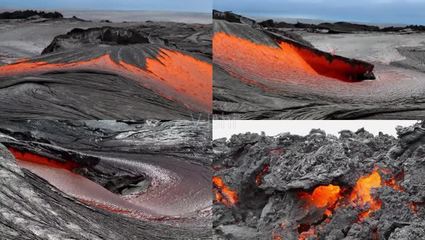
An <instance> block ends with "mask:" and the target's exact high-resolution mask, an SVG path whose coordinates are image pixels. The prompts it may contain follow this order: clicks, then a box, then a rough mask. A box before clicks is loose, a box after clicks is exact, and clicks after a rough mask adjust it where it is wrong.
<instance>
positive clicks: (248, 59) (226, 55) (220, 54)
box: [213, 32, 317, 80]
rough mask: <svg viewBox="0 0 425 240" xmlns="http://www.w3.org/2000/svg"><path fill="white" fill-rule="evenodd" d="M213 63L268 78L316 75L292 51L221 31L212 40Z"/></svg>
mask: <svg viewBox="0 0 425 240" xmlns="http://www.w3.org/2000/svg"><path fill="white" fill-rule="evenodd" d="M213 54H214V60H216V59H217V60H218V61H220V63H224V64H231V65H232V66H233V67H234V68H236V69H243V70H244V71H246V72H247V73H250V74H254V75H257V76H260V77H263V78H269V79H277V80H278V79H285V78H287V77H297V76H298V75H300V74H302V75H305V74H310V75H311V76H315V75H317V72H316V71H315V70H314V69H313V68H312V67H311V66H310V65H309V64H308V63H307V62H306V61H305V60H304V59H303V58H302V57H301V56H300V55H299V54H298V53H296V52H295V51H294V50H293V49H292V48H288V49H282V48H279V47H278V46H276V47H271V46H266V45H261V44H257V43H254V42H251V41H249V40H246V39H243V38H239V37H236V36H232V35H229V34H226V33H223V32H218V33H215V34H214V37H213Z"/></svg>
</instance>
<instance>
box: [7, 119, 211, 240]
mask: <svg viewBox="0 0 425 240" xmlns="http://www.w3.org/2000/svg"><path fill="white" fill-rule="evenodd" d="M209 125H210V123H208V122H206V121H197V122H196V123H195V122H191V121H153V120H152V121H138V122H136V121H131V122H122V121H95V120H91V121H90V120H88V121H51V120H32V121H3V122H2V123H1V124H0V132H1V133H0V141H1V144H0V153H1V155H0V158H1V161H0V173H1V175H2V184H1V186H0V188H1V189H0V199H1V202H2V204H3V206H4V207H2V208H0V213H1V214H0V219H1V221H0V222H1V223H0V229H2V231H1V233H0V238H1V239H12V238H13V236H14V235H16V234H19V236H20V237H22V238H31V239H33V238H34V237H36V238H40V239H65V238H68V237H69V236H72V238H78V239H111V238H113V239H210V238H211V216H212V212H211V211H212V209H211V204H212V196H211V177H212V174H211V170H210V166H209V165H210V161H211V159H210V153H211V147H210V146H211V145H210V144H208V142H209V141H210V140H209V137H208V136H209V135H210V134H209V132H210V129H209ZM6 206H7V207H6ZM10 206H13V207H10ZM41 229H43V230H41Z"/></svg>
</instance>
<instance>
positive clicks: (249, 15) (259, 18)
mask: <svg viewBox="0 0 425 240" xmlns="http://www.w3.org/2000/svg"><path fill="white" fill-rule="evenodd" d="M213 10H217V11H220V12H226V11H229V12H233V13H235V14H238V15H242V16H244V17H247V18H252V19H254V20H256V21H265V20H269V19H272V20H273V21H276V22H288V23H296V22H297V21H299V22H301V23H315V24H317V23H322V22H349V23H357V24H365V25H374V26H407V25H422V26H425V23H424V24H415V23H413V24H412V23H391V22H368V21H358V20H347V19H319V18H308V17H306V16H294V15H292V16H291V15H264V14H263V15H262V14H252V13H243V12H236V11H230V10H222V9H213ZM291 20H292V21H291Z"/></svg>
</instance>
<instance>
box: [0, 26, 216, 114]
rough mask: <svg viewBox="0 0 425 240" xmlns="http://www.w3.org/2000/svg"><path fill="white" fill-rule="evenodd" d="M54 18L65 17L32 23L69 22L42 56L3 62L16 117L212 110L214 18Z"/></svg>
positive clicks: (4, 88)
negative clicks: (204, 20)
mask: <svg viewBox="0 0 425 240" xmlns="http://www.w3.org/2000/svg"><path fill="white" fill-rule="evenodd" d="M52 21H59V20H57V19H55V20H46V22H47V23H45V22H43V23H33V22H30V21H28V23H27V24H28V25H29V26H31V27H33V28H34V29H37V28H40V29H42V28H43V27H46V25H54V24H62V25H63V26H64V30H63V33H64V34H62V35H57V36H52V38H53V40H50V42H45V43H44V44H45V46H46V47H45V48H44V50H43V52H42V54H41V55H38V56H37V55H34V54H33V55H29V56H28V57H25V58H22V59H15V62H11V63H9V64H3V65H2V64H0V86H1V92H0V97H1V99H2V102H3V103H5V104H3V107H2V109H3V110H2V112H4V113H5V112H7V113H8V115H9V116H8V117H9V118H10V117H14V118H21V117H25V118H40V117H42V118H67V119H81V118H89V119H93V118H96V119H105V118H107V119H111V118H112V119H140V118H143V119H182V118H183V119H188V118H191V116H193V115H195V114H201V115H205V116H206V115H207V114H209V113H210V112H211V108H212V100H211V99H212V65H211V53H210V52H211V50H210V49H209V48H210V45H211V39H210V37H209V36H210V35H211V31H212V27H211V25H208V24H183V23H172V22H169V23H164V22H161V23H156V22H149V23H139V24H136V25H135V24H134V23H132V24H130V23H127V24H125V23H122V24H120V25H118V24H115V25H118V26H105V25H104V23H99V22H93V23H91V25H94V26H98V27H92V28H87V29H79V28H74V29H72V30H71V31H69V30H66V29H67V28H69V27H71V26H78V25H75V23H74V22H73V21H77V20H75V19H63V20H62V22H60V23H58V22H52ZM9 24H10V23H9ZM21 24H23V23H21ZM81 24H82V23H81ZM96 24H97V25H96ZM111 25H113V24H111ZM51 28H53V26H51ZM22 31H23V30H22ZM18 33H19V30H18ZM23 34H28V33H23ZM25 36H26V35H25ZM28 37H30V36H28ZM29 39H30V38H29ZM34 42H36V40H34ZM49 43H50V44H49ZM47 45H48V46H47ZM0 52H1V49H0ZM7 103H9V104H7ZM10 114H12V115H10Z"/></svg>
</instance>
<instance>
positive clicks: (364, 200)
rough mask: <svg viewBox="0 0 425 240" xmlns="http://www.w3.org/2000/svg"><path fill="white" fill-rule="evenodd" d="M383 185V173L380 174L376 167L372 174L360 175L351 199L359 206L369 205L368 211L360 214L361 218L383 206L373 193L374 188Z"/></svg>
mask: <svg viewBox="0 0 425 240" xmlns="http://www.w3.org/2000/svg"><path fill="white" fill-rule="evenodd" d="M381 186H382V183H381V175H379V172H378V170H376V169H375V170H374V171H373V172H372V173H371V174H369V175H367V176H363V177H360V178H359V180H357V183H356V185H355V186H354V188H353V191H352V192H351V195H350V201H351V202H353V203H354V204H356V205H358V206H362V207H364V206H366V205H368V206H369V208H368V210H367V211H365V212H363V213H361V214H360V215H359V220H363V219H364V218H366V217H368V216H369V214H370V213H372V212H375V211H376V210H378V209H380V208H381V205H382V202H381V201H380V200H375V199H374V198H373V197H372V195H371V191H372V189H374V188H379V187H381Z"/></svg>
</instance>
